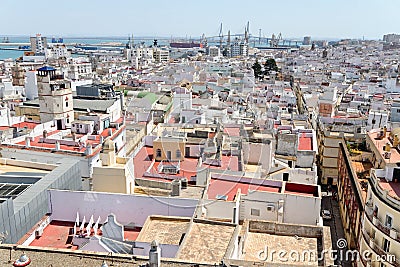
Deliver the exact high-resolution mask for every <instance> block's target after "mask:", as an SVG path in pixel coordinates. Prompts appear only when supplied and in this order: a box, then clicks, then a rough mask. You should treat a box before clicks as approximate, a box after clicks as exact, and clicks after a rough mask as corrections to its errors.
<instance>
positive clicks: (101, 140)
mask: <svg viewBox="0 0 400 267" xmlns="http://www.w3.org/2000/svg"><path fill="white" fill-rule="evenodd" d="M103 142H104V137H103V136H102V135H100V144H103Z"/></svg>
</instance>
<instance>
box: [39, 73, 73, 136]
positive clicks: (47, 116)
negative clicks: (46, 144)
mask: <svg viewBox="0 0 400 267" xmlns="http://www.w3.org/2000/svg"><path fill="white" fill-rule="evenodd" d="M37 83H38V93H39V106H40V120H41V121H42V122H48V121H53V120H55V121H56V123H57V129H64V128H65V126H66V125H69V126H70V125H71V122H72V121H73V120H74V107H73V106H74V104H73V100H72V89H71V83H70V82H69V81H67V80H64V77H63V76H62V75H58V74H56V70H55V69H54V68H52V67H42V68H40V69H38V74H37Z"/></svg>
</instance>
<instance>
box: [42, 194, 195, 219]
mask: <svg viewBox="0 0 400 267" xmlns="http://www.w3.org/2000/svg"><path fill="white" fill-rule="evenodd" d="M49 195H50V199H51V202H50V203H49V212H51V213H52V214H51V217H52V219H53V220H60V221H75V218H76V213H77V212H79V216H81V217H83V216H86V218H90V216H92V215H93V216H94V217H98V216H100V217H101V219H102V221H104V220H105V219H106V218H107V216H108V215H109V214H110V213H113V214H115V215H116V218H117V221H118V222H120V223H121V224H123V225H127V224H134V225H136V226H139V227H141V226H143V225H144V223H145V221H146V219H147V217H148V216H150V215H165V216H184V217H191V216H192V215H193V213H194V211H195V209H196V206H197V204H198V200H195V199H181V198H169V197H155V196H150V197H149V196H142V195H123V194H111V193H98V192H84V191H75V192H73V191H59V190H50V191H49Z"/></svg>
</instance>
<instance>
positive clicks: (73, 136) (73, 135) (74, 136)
mask: <svg viewBox="0 0 400 267" xmlns="http://www.w3.org/2000/svg"><path fill="white" fill-rule="evenodd" d="M71 135H72V140H73V141H74V142H75V141H76V134H75V133H74V132H72V133H71Z"/></svg>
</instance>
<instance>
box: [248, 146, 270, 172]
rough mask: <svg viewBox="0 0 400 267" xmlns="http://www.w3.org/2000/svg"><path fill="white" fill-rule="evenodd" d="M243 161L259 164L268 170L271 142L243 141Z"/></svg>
mask: <svg viewBox="0 0 400 267" xmlns="http://www.w3.org/2000/svg"><path fill="white" fill-rule="evenodd" d="M242 150H243V161H244V163H245V164H248V163H250V164H257V165H258V164H261V166H262V168H263V169H264V170H266V171H267V172H269V170H270V168H271V162H272V153H273V152H272V151H273V147H272V142H270V141H268V142H267V143H265V144H264V143H249V142H243V147H242Z"/></svg>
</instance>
